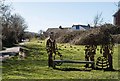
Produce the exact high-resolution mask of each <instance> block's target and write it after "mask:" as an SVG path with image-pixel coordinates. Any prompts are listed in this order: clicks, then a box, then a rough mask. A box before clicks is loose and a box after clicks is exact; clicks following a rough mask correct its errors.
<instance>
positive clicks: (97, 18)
mask: <svg viewBox="0 0 120 81" xmlns="http://www.w3.org/2000/svg"><path fill="white" fill-rule="evenodd" d="M102 22H103V18H102V12H101V13H100V14H97V15H96V16H95V17H94V20H93V23H94V27H97V26H98V25H101V24H102Z"/></svg>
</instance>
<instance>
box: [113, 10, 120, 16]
mask: <svg viewBox="0 0 120 81" xmlns="http://www.w3.org/2000/svg"><path fill="white" fill-rule="evenodd" d="M118 13H120V9H119V10H118V11H117V12H116V13H115V14H114V15H113V16H114V17H115V16H116V15H118Z"/></svg>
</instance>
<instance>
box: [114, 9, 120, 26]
mask: <svg viewBox="0 0 120 81" xmlns="http://www.w3.org/2000/svg"><path fill="white" fill-rule="evenodd" d="M113 16H114V21H113V22H114V25H116V26H120V9H118V11H117V12H116V13H115V14H114V15H113Z"/></svg>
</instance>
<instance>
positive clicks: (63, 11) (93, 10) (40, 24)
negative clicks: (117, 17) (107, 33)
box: [12, 2, 117, 32]
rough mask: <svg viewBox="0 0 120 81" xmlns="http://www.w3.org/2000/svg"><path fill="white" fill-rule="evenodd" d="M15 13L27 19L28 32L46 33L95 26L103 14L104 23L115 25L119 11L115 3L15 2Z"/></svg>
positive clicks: (13, 4)
mask: <svg viewBox="0 0 120 81" xmlns="http://www.w3.org/2000/svg"><path fill="white" fill-rule="evenodd" d="M12 6H13V8H14V12H15V13H18V14H20V15H21V16H22V17H23V18H25V20H26V22H27V24H28V31H31V32H38V31H39V30H44V31H46V30H47V28H55V27H57V28H58V27H59V26H60V25H61V26H62V27H71V26H72V25H73V24H84V25H87V24H90V25H92V24H93V19H94V17H95V16H96V15H97V13H98V14H100V13H101V12H102V18H103V19H104V20H103V21H104V22H107V23H113V16H112V15H113V14H114V13H115V12H116V10H117V6H116V5H115V3H114V2H13V3H12Z"/></svg>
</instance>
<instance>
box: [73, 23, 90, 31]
mask: <svg viewBox="0 0 120 81" xmlns="http://www.w3.org/2000/svg"><path fill="white" fill-rule="evenodd" d="M90 28H91V27H90V25H89V24H88V25H73V26H72V30H88V29H90Z"/></svg>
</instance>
